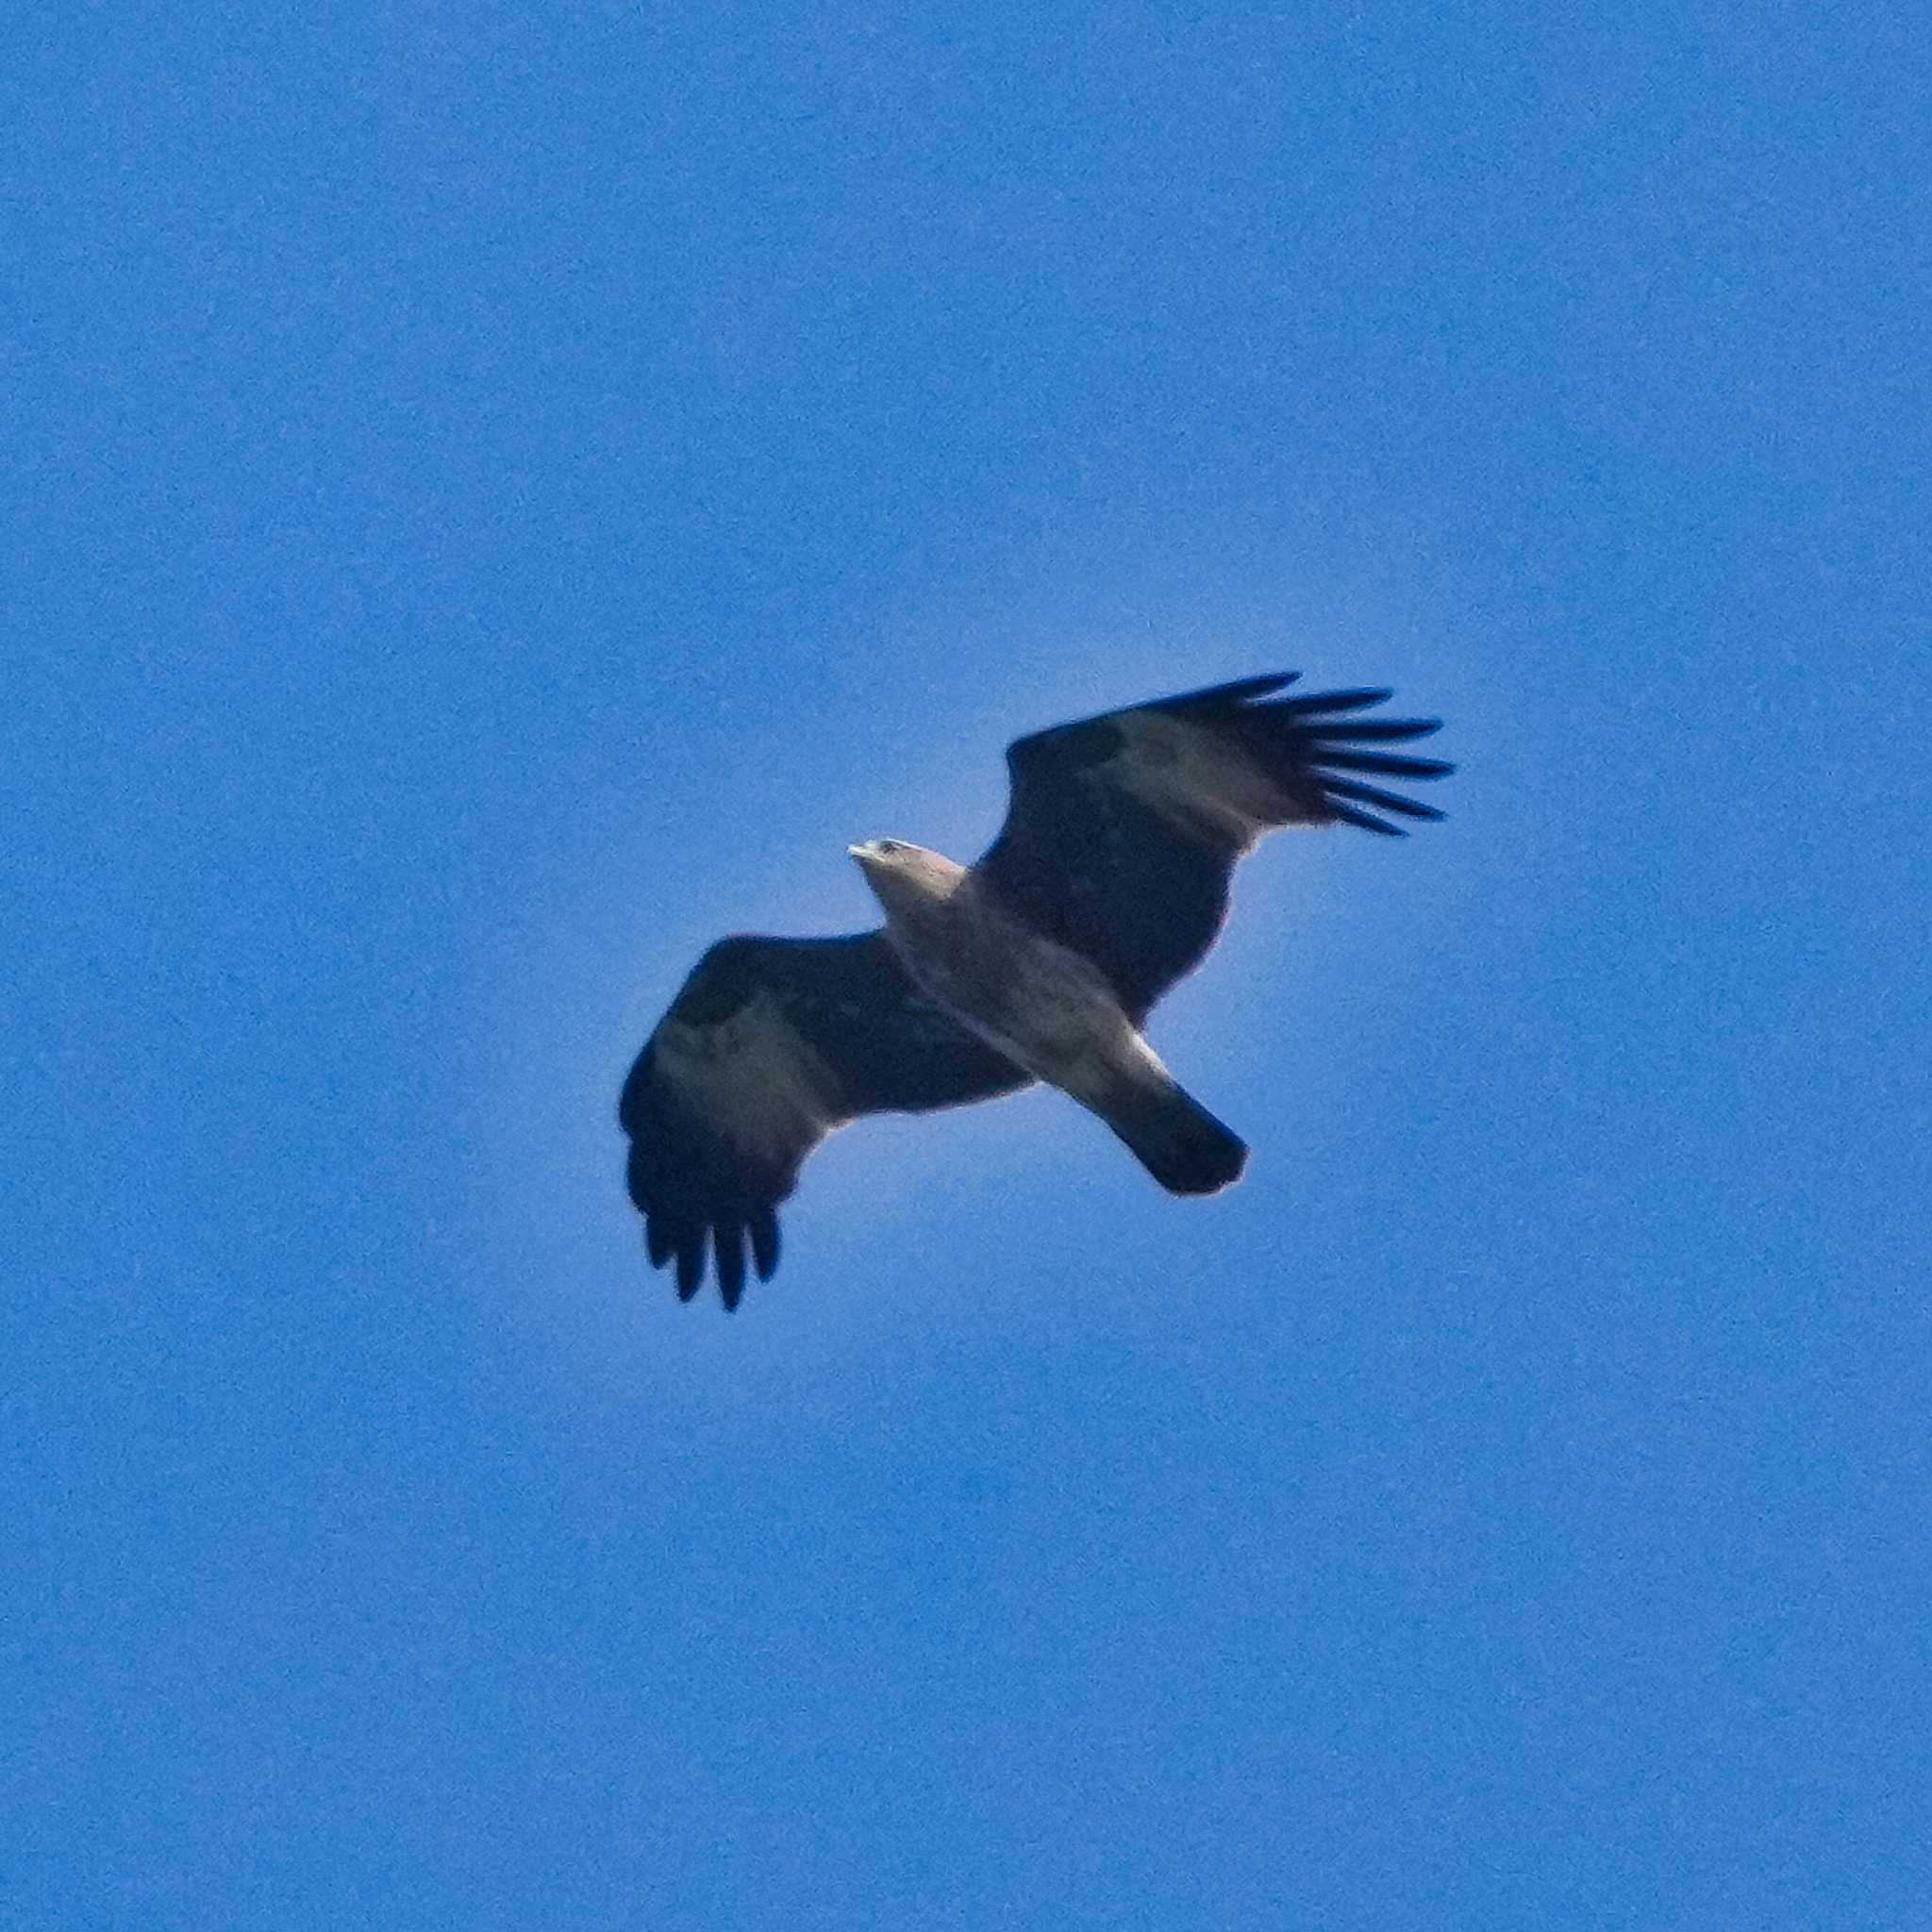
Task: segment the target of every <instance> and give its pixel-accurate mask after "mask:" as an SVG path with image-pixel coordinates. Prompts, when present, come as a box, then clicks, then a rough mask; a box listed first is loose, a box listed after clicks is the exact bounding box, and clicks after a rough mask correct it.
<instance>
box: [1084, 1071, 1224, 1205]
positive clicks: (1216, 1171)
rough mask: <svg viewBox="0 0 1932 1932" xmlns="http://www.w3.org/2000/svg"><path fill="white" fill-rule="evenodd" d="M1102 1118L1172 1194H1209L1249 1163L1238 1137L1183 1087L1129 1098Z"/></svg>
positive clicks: (1143, 1165) (1138, 1093)
mask: <svg viewBox="0 0 1932 1932" xmlns="http://www.w3.org/2000/svg"><path fill="white" fill-rule="evenodd" d="M1102 1118H1103V1119H1104V1120H1105V1121H1106V1122H1107V1124H1108V1126H1110V1127H1111V1128H1112V1129H1113V1130H1114V1132H1115V1133H1116V1134H1118V1135H1119V1136H1120V1137H1121V1139H1122V1140H1123V1141H1125V1142H1126V1143H1127V1145H1128V1146H1129V1147H1130V1148H1132V1150H1133V1152H1134V1158H1136V1159H1137V1160H1139V1161H1140V1163H1141V1166H1142V1167H1144V1168H1145V1169H1146V1170H1147V1172H1148V1173H1149V1174H1152V1175H1153V1176H1154V1178H1155V1179H1156V1180H1158V1182H1159V1183H1160V1185H1161V1186H1162V1187H1163V1188H1165V1189H1166V1190H1167V1191H1168V1192H1169V1193H1170V1194H1211V1193H1213V1192H1214V1191H1216V1190H1217V1189H1220V1188H1224V1187H1227V1186H1228V1185H1229V1184H1230V1183H1231V1182H1234V1181H1237V1180H1239V1179H1240V1178H1241V1169H1242V1168H1243V1167H1245V1166H1246V1165H1247V1162H1248V1149H1247V1143H1246V1142H1245V1141H1242V1140H1241V1137H1240V1135H1238V1134H1236V1133H1234V1132H1232V1131H1231V1130H1230V1129H1229V1128H1227V1127H1225V1126H1224V1125H1223V1124H1221V1122H1219V1121H1218V1120H1216V1119H1215V1118H1214V1116H1213V1115H1212V1114H1211V1113H1209V1112H1208V1109H1207V1108H1205V1107H1203V1106H1202V1105H1201V1103H1200V1102H1199V1101H1198V1100H1196V1099H1195V1098H1194V1097H1193V1096H1192V1095H1191V1093H1188V1092H1186V1091H1184V1090H1183V1089H1181V1088H1179V1087H1175V1086H1168V1087H1166V1088H1156V1089H1154V1090H1153V1091H1141V1092H1136V1093H1132V1094H1128V1095H1126V1096H1124V1098H1123V1099H1121V1100H1120V1101H1119V1102H1117V1103H1116V1104H1115V1105H1113V1106H1112V1107H1110V1108H1108V1111H1107V1112H1106V1114H1105V1115H1103V1116H1102Z"/></svg>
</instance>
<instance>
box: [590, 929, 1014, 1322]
mask: <svg viewBox="0 0 1932 1932" xmlns="http://www.w3.org/2000/svg"><path fill="white" fill-rule="evenodd" d="M1030 1078H1031V1076H1030V1075H1029V1074H1024V1073H1023V1072H1022V1071H1021V1070H1020V1069H1019V1068H1018V1067H1016V1066H1014V1065H1013V1064H1012V1062H1011V1061H1010V1060H1008V1059H1006V1058H1003V1057H1002V1056H1001V1055H999V1054H997V1053H995V1052H994V1051H993V1050H992V1049H991V1047H990V1046H987V1045H985V1044H984V1043H983V1042H982V1041H979V1040H978V1039H977V1038H975V1037H974V1035H972V1034H970V1033H968V1032H966V1031H965V1029H964V1028H963V1027H961V1026H959V1025H958V1024H957V1023H956V1022H955V1021H953V1020H951V1019H949V1018H947V1016H946V1015H945V1014H944V1013H942V1012H941V1011H940V1010H939V1009H938V1008H936V1007H933V1006H932V1005H931V1004H929V1003H928V1002H927V1001H926V1000H925V999H924V997H923V996H922V995H921V994H920V993H919V991H917V990H916V989H915V988H914V986H913V985H912V982H911V981H910V980H909V979H908V977H907V976H906V974H905V971H904V969H903V968H902V967H901V966H900V965H899V962H898V960H897V958H896V957H895V956H894V955H893V953H892V950H891V946H890V945H888V943H887V942H886V939H885V936H884V934H883V933H878V932H870V933H855V934H852V935H851V936H849V937H847V938H843V939H826V940H774V939H744V938H739V939H727V940H721V941H719V942H718V943H717V944H716V945H715V946H713V947H712V948H711V949H710V951H709V952H708V953H707V954H706V955H705V956H704V958H702V959H700V960H699V961H698V963H697V965H696V966H695V967H694V968H693V969H692V971H691V977H690V978H689V979H687V980H686V981H685V983H684V986H683V988H682V990H681V991H679V992H678V995H677V997H676V998H675V1000H674V1001H673V1002H672V1003H671V1009H670V1011H668V1012H667V1013H666V1014H665V1015H664V1017H663V1019H661V1020H660V1021H659V1022H658V1025H657V1028H656V1030H655V1031H654V1032H653V1033H652V1035H651V1037H650V1039H649V1040H648V1041H646V1042H645V1044H644V1050H643V1052H642V1053H641V1054H640V1055H639V1056H638V1058H637V1062H636V1064H635V1065H634V1066H633V1067H632V1068H631V1070H630V1076H629V1078H628V1079H626V1080H625V1083H624V1094H623V1097H622V1099H621V1100H620V1101H619V1102H618V1108H617V1118H618V1122H619V1124H620V1125H622V1127H623V1128H624V1130H625V1133H626V1134H628V1135H629V1136H630V1167H629V1175H628V1178H629V1182H630V1196H631V1199H632V1200H633V1201H635V1202H636V1203H637V1205H638V1208H639V1209H640V1210H641V1213H642V1214H643V1217H644V1233H645V1241H646V1243H647V1247H648V1252H649V1254H650V1257H651V1265H652V1266H653V1267H654V1268H661V1267H662V1266H663V1265H664V1263H665V1262H667V1261H669V1260H672V1259H673V1258H675V1260H676V1263H677V1293H678V1298H679V1299H680V1300H682V1301H689V1300H690V1299H691V1296H692V1295H693V1294H695V1293H696V1292H697V1290H698V1285H699V1284H700V1282H702V1281H703V1279H704V1274H705V1251H706V1246H707V1243H708V1244H709V1247H710V1252H711V1255H712V1257H713V1260H714V1263H715V1266H716V1269H717V1274H718V1287H719V1290H720V1291H721V1292H722V1293H723V1295H724V1306H725V1307H727V1308H734V1307H737V1306H738V1299H739V1296H740V1295H741V1293H742V1292H743V1291H744V1274H745V1252H744V1249H745V1242H746V1241H747V1240H748V1241H750V1243H751V1258H752V1260H753V1262H754V1264H755V1265H756V1267H757V1269H758V1279H759V1280H760V1281H769V1280H770V1279H771V1276H772V1271H773V1270H774V1268H775V1267H777V1265H778V1218H777V1214H776V1211H775V1210H776V1208H777V1206H778V1203H779V1202H781V1201H782V1200H784V1199H785V1197H786V1196H787V1195H788V1194H790V1193H791V1190H792V1188H793V1187H794V1186H795V1185H796V1184H797V1181H798V1170H799V1168H800V1166H801V1165H802V1164H803V1162H804V1160H805V1158H806V1156H807V1155H808V1154H809V1153H810V1152H811V1150H812V1149H813V1148H814V1147H816V1146H817V1145H818V1143H819V1142H820V1141H822V1140H824V1137H825V1136H826V1135H827V1134H829V1133H830V1132H831V1131H832V1129H833V1128H834V1127H841V1126H843V1125H844V1124H846V1123H847V1122H848V1121H853V1120H856V1119H858V1116H859V1115H860V1114H866V1113H879V1112H888V1111H909V1112H917V1111H920V1110H923V1109H924V1108H935V1107H957V1106H959V1105H960V1104H962V1103H963V1102H966V1101H970V1100H988V1099H991V1097H992V1096H993V1095H994V1094H998V1093H1010V1092H1012V1091H1014V1090H1015V1089H1017V1088H1021V1087H1024V1086H1026V1085H1027V1084H1028V1083H1029V1081H1030Z"/></svg>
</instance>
